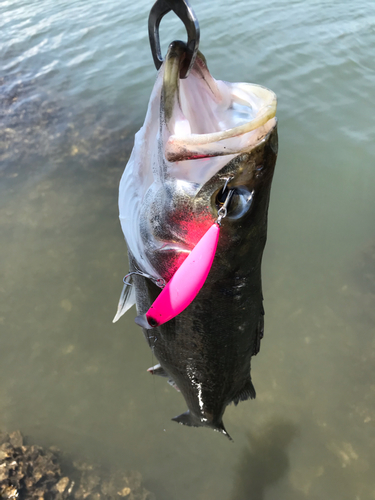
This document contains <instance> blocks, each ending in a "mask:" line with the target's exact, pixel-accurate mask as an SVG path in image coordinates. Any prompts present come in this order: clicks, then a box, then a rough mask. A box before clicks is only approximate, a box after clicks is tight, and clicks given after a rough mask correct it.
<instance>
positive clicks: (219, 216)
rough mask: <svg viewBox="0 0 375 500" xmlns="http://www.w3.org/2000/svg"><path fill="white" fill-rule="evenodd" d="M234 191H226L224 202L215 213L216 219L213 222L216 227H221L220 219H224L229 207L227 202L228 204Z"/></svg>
mask: <svg viewBox="0 0 375 500" xmlns="http://www.w3.org/2000/svg"><path fill="white" fill-rule="evenodd" d="M229 180H230V179H228V180H227V181H226V183H225V187H226V186H227V184H228V182H229ZM225 187H224V188H223V191H224V189H225ZM234 191H235V190H234V189H230V190H229V191H228V194H227V197H226V198H225V201H224V203H223V205H222V206H221V207H220V208H219V210H218V211H217V219H216V220H215V224H217V225H218V226H221V221H222V219H224V217H226V216H227V212H228V205H229V202H230V200H231V198H232V196H233V193H234Z"/></svg>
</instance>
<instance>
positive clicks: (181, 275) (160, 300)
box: [135, 222, 220, 328]
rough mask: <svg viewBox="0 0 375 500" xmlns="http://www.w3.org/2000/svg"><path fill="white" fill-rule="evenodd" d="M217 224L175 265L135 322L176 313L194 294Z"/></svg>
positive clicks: (153, 322) (148, 323)
mask: <svg viewBox="0 0 375 500" xmlns="http://www.w3.org/2000/svg"><path fill="white" fill-rule="evenodd" d="M219 233H220V226H219V225H218V224H217V222H215V223H214V224H213V225H212V226H211V227H210V229H209V230H208V231H207V232H206V233H205V234H204V235H203V236H202V238H201V239H200V240H199V241H198V243H197V244H196V246H195V247H194V248H193V250H192V251H191V253H190V254H189V255H188V257H187V258H186V259H185V260H184V262H183V263H182V264H181V266H180V267H179V268H178V269H177V271H176V272H175V274H174V275H173V276H172V278H171V280H170V281H169V282H168V283H167V285H166V286H165V288H163V290H162V291H161V293H160V295H159V296H158V297H157V299H156V300H155V301H154V303H153V304H152V306H151V307H150V309H149V310H148V311H147V312H146V314H144V315H143V316H138V317H137V318H136V319H135V322H136V323H137V324H138V325H140V326H142V327H143V328H153V327H155V326H159V325H162V324H163V323H166V322H167V321H169V320H170V319H172V318H174V317H175V316H177V315H178V314H180V313H181V312H182V311H183V310H184V309H186V308H187V306H188V305H189V304H191V302H192V301H193V300H194V299H195V297H196V296H197V295H198V292H199V290H200V289H201V288H202V286H203V284H204V282H205V281H206V278H207V276H208V273H209V272H210V269H211V266H212V262H213V260H214V257H215V253H216V247H217V242H218V240H219Z"/></svg>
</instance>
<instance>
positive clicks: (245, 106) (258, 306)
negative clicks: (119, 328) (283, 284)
mask: <svg viewBox="0 0 375 500" xmlns="http://www.w3.org/2000/svg"><path fill="white" fill-rule="evenodd" d="M184 50H185V46H184V44H183V43H182V42H174V43H173V44H171V46H170V48H169V51H168V54H167V57H166V60H165V62H164V63H163V65H162V67H161V69H160V70H159V74H158V78H157V81H156V84H155V87H154V90H153V92H152V95H151V98H150V103H149V107H148V112H147V116H146V119H145V123H144V125H143V127H142V129H141V130H140V131H139V132H138V133H137V135H136V138H135V145H134V149H133V152H132V155H131V157H130V159H129V162H128V165H127V167H126V169H125V172H124V174H123V177H122V179H121V183H120V195H119V207H120V221H121V225H122V229H123V232H124V235H125V239H126V242H127V246H128V253H129V262H130V270H131V271H136V270H140V271H142V272H143V273H146V274H148V275H149V276H152V277H153V280H150V279H147V278H145V277H144V276H141V275H134V277H133V282H134V287H135V300H136V306H137V310H138V313H139V314H140V315H142V314H145V313H146V311H147V310H148V309H149V308H150V306H151V304H152V303H153V301H154V300H155V299H156V297H157V296H158V294H159V293H160V288H159V287H158V286H157V285H156V284H155V282H156V280H158V279H159V280H160V279H163V280H165V282H168V281H169V280H170V279H171V277H172V276H173V275H174V273H175V272H176V270H177V269H178V268H179V266H180V265H181V264H182V262H183V261H184V259H185V258H186V257H187V255H188V254H189V253H190V252H191V250H192V249H193V248H194V246H195V245H196V244H197V242H198V241H199V240H200V238H201V237H202V236H203V234H205V232H206V231H207V230H208V229H209V227H210V226H211V225H212V223H213V221H214V220H215V219H216V218H217V212H218V210H219V208H220V206H221V203H222V200H223V199H224V198H225V191H228V190H229V189H230V190H233V196H232V198H231V201H230V204H229V205H228V213H227V216H226V218H225V219H224V220H223V222H222V227H221V233H220V238H219V243H218V247H217V251H216V255H215V258H214V261H213V264H212V268H211V270H210V272H209V274H208V278H207V280H206V282H205V283H204V285H203V287H202V289H201V290H200V292H199V293H198V295H197V296H196V298H195V299H194V300H193V302H192V303H191V304H190V305H189V306H188V307H187V308H186V309H185V310H184V311H183V312H182V313H181V314H179V315H178V316H176V317H175V318H173V319H172V320H170V321H168V322H167V323H165V324H163V325H161V326H158V327H155V328H152V329H144V330H143V332H144V335H145V337H146V339H147V341H148V343H149V345H150V347H151V349H152V351H153V353H154V355H155V357H156V358H157V360H158V362H159V364H160V366H157V367H155V368H154V369H150V371H151V372H152V373H155V374H160V375H165V376H167V377H168V378H169V379H170V381H171V383H172V384H173V385H175V387H176V388H178V389H179V391H181V393H182V395H183V396H184V398H185V401H186V403H187V406H188V411H187V412H185V413H183V414H181V415H180V416H178V417H175V418H174V419H173V420H176V421H177V422H179V423H181V424H185V425H190V426H207V427H210V428H213V429H215V430H217V431H219V432H222V433H223V434H225V435H227V436H228V437H229V435H228V433H227V431H226V430H225V428H224V425H223V421H222V417H223V414H224V411H225V408H226V406H227V405H228V404H230V403H231V402H233V403H234V404H237V403H238V402H239V401H243V400H246V399H250V398H255V390H254V387H253V384H252V381H251V377H250V361H251V357H252V356H253V355H255V354H257V353H258V351H259V348H260V341H261V338H262V337H263V323H264V322H263V318H264V309H263V304H262V302H263V297H262V286H261V260H262V254H263V249H264V246H265V243H266V237H267V212H268V205H269V198H270V189H271V183H272V177H273V171H274V166H275V162H276V156H277V130H276V118H275V113H276V96H275V95H274V94H273V92H271V91H269V90H268V89H265V88H264V87H260V86H258V85H251V84H245V83H240V84H231V83H227V82H221V81H217V80H215V79H214V78H213V77H212V76H211V75H210V73H209V71H208V69H207V66H206V62H205V59H204V57H203V56H202V54H200V53H198V57H197V59H196V61H195V63H194V66H193V68H192V71H191V73H190V75H189V77H188V78H187V79H186V80H180V79H179V67H180V64H181V61H182V59H183V54H184ZM224 188H225V189H224ZM130 295H131V294H129V297H130ZM129 300H130V301H131V300H132V299H129ZM130 305H131V304H129V303H128V304H127V305H126V307H125V308H124V310H127V308H128V307H129V306H130ZM119 316H120V314H118V315H117V316H116V318H117V317H119Z"/></svg>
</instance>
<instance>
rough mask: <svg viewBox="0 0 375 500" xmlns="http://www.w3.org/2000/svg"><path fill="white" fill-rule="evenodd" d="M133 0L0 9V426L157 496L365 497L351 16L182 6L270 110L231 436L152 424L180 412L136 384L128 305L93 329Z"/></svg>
mask: <svg viewBox="0 0 375 500" xmlns="http://www.w3.org/2000/svg"><path fill="white" fill-rule="evenodd" d="M146 3H147V2H138V3H137V4H134V5H133V4H131V3H126V5H120V4H118V3H115V2H112V1H109V2H108V1H106V2H104V1H103V2H101V1H99V2H95V3H87V2H85V1H82V2H75V3H74V2H73V3H72V2H64V1H62V2H57V3H52V2H50V1H49V0H40V1H39V2H31V3H30V2H24V1H23V0H17V1H7V2H3V3H2V4H1V6H0V9H1V12H0V18H1V19H2V20H4V21H3V23H4V26H3V29H2V32H1V33H2V34H1V38H0V53H1V57H0V60H1V62H2V65H3V66H2V69H3V71H2V72H1V75H0V124H1V127H0V161H1V166H0V242H1V259H0V275H1V280H0V328H1V330H0V428H2V429H3V430H6V431H13V430H15V429H21V430H22V431H23V433H24V434H26V435H28V436H30V438H32V441H33V442H38V443H40V444H41V445H42V446H45V447H48V446H50V445H57V446H59V447H60V448H62V449H63V450H64V451H65V452H67V453H70V454H71V455H72V456H74V457H77V458H83V459H87V461H88V462H90V463H93V462H95V463H97V464H98V465H99V466H102V465H103V464H105V465H106V466H108V467H109V468H114V469H118V470H129V469H135V470H138V471H140V472H141V473H142V476H143V478H144V481H145V487H146V488H147V489H149V490H151V491H154V492H155V493H156V495H157V498H158V499H163V500H176V498H178V499H179V500H187V499H190V498H194V499H197V500H212V499H215V500H216V499H217V500H225V499H228V498H233V500H240V499H242V497H243V496H244V495H247V496H245V497H244V498H247V499H253V500H258V499H262V500H263V499H264V500H271V499H272V500H274V499H275V498H276V499H278V500H295V499H296V500H300V499H305V498H306V499H309V500H318V499H319V500H321V499H325V498H327V499H330V500H331V499H335V498H339V499H340V500H353V499H354V498H355V499H359V500H367V499H371V498H375V497H374V491H375V481H374V478H373V473H372V471H373V470H374V468H375V453H374V449H375V384H374V375H373V374H374V366H375V340H374V331H375V312H374V311H375V308H374V303H375V289H374V283H375V262H374V243H373V242H374V238H375V234H374V232H375V228H374V213H375V198H374V196H373V191H374V185H375V170H374V168H373V165H374V155H375V149H374V142H373V137H374V132H375V128H374V122H373V111H372V109H373V106H371V104H374V102H373V99H374V94H373V88H374V77H373V75H374V70H375V67H374V58H373V54H372V52H371V50H372V47H373V46H374V44H375V39H374V33H375V30H374V29H372V28H374V26H375V16H374V13H373V5H372V2H366V1H364V2H362V3H361V4H360V5H359V4H355V3H354V4H353V3H351V4H350V5H349V4H348V2H345V1H343V2H339V3H332V2H331V3H327V2H325V1H324V0H319V1H317V2H313V3H309V4H308V5H307V3H306V2H302V1H301V2H300V1H296V2H291V1H286V0H285V1H282V2H277V3H276V2H271V4H267V6H261V5H260V4H259V2H255V1H251V2H235V3H233V5H232V6H228V5H227V2H224V0H222V1H221V0H220V1H219V0H218V1H217V2H216V3H215V5H214V6H213V5H212V3H210V2H204V1H203V0H195V2H194V6H195V7H196V12H197V15H198V18H199V19H200V20H201V28H202V50H203V52H204V54H205V56H206V57H207V60H208V65H209V67H210V70H211V72H212V74H213V75H214V76H216V77H219V78H223V79H228V80H237V81H253V82H256V83H260V84H263V85H266V86H267V87H269V88H271V89H272V90H274V91H275V92H276V93H277V95H278V97H279V108H278V118H279V132H280V156H279V159H278V163H277V166H276V172H275V178H274V183H273V188H272V195H271V206H270V211H269V238H268V243H267V246H266V252H265V258H264V273H263V274H264V295H265V309H266V325H265V338H264V340H263V341H262V347H261V351H260V353H259V355H258V356H257V357H256V358H255V359H254V361H253V363H252V365H253V369H252V376H253V381H254V385H255V387H256V390H257V399H256V400H255V401H251V402H245V403H241V404H240V405H238V406H237V407H234V406H230V407H228V409H227V411H226V425H227V427H228V429H230V430H231V435H232V437H233V438H234V443H229V442H227V440H226V439H224V438H222V436H219V435H217V434H216V433H214V432H209V431H207V430H205V429H191V428H184V427H182V426H178V425H176V424H175V423H174V422H171V421H170V417H171V415H178V414H180V413H181V412H183V411H185V409H186V408H185V405H184V402H183V400H182V398H181V397H180V395H178V394H177V393H176V392H175V391H174V389H173V388H171V387H169V386H168V385H167V384H165V383H162V381H155V380H154V378H153V377H151V376H150V375H149V374H148V373H147V372H146V369H147V368H148V367H149V366H152V365H153V364H155V363H156V361H155V359H153V357H152V354H151V353H150V351H149V349H148V346H147V345H146V343H145V341H144V339H143V336H142V333H141V332H140V331H139V328H138V327H137V326H136V325H135V324H134V316H135V311H129V313H127V315H126V316H125V317H124V318H122V319H121V320H120V321H119V322H118V323H117V324H115V325H113V324H112V323H111V321H112V318H113V315H114V312H115V310H116V306H117V301H118V298H119V294H120V292H121V288H122V281H121V280H122V277H123V276H124V274H126V272H127V270H128V267H127V261H126V253H125V252H126V250H125V243H124V241H123V237H122V234H121V229H120V226H119V223H118V218H117V217H118V210H117V189H118V182H119V179H120V177H121V174H122V170H123V167H124V165H125V162H126V159H127V157H128V155H129V152H130V149H131V145H132V137H133V134H134V131H135V130H136V129H137V128H138V127H139V125H140V123H141V122H142V120H143V117H144V113H145V109H146V106H147V99H148V96H149V93H150V90H151V87H152V84H153V80H154V78H155V69H154V66H153V63H152V59H151V55H150V52H149V47H148V41H147V29H146V28H147V15H148V11H149V8H150V5H149V4H147V5H146ZM239 12H240V13H241V16H239V15H238V13H239ZM224 20H225V22H224ZM165 22H166V24H165V25H164V28H163V29H169V27H173V26H175V25H176V24H177V25H178V23H175V24H174V21H173V20H171V21H165ZM163 23H164V21H163ZM168 23H169V24H168ZM125 27H126V28H125ZM173 29H174V28H173ZM159 382H161V383H159Z"/></svg>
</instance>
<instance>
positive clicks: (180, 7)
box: [148, 0, 199, 79]
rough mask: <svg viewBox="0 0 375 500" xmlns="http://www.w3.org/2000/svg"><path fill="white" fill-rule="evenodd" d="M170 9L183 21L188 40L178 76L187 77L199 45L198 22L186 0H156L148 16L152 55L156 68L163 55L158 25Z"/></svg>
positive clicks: (158, 66)
mask: <svg viewBox="0 0 375 500" xmlns="http://www.w3.org/2000/svg"><path fill="white" fill-rule="evenodd" d="M171 10H173V12H174V13H175V14H176V15H177V16H178V17H179V18H180V19H181V21H182V22H183V23H184V25H185V28H186V31H187V35H188V41H187V46H186V58H185V60H184V64H183V66H182V68H181V70H180V78H182V79H183V78H187V76H188V75H189V73H190V70H191V68H192V66H193V64H194V61H195V58H196V56H197V52H198V46H199V24H198V19H197V18H196V16H195V13H194V11H193V9H192V8H191V6H190V4H189V2H188V0H156V2H155V3H154V5H153V7H152V9H151V12H150V15H149V18H148V36H149V38H150V45H151V52H152V57H153V58H154V63H155V66H156V69H159V68H160V66H161V65H162V64H163V56H162V54H161V49H160V37H159V25H160V22H161V20H162V18H163V17H164V16H165V15H166V14H167V13H168V12H170V11H171Z"/></svg>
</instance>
